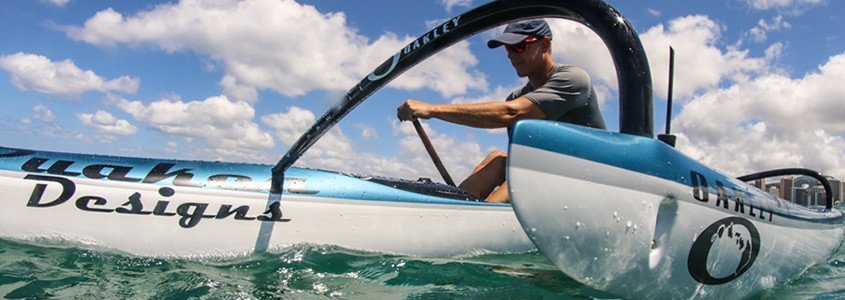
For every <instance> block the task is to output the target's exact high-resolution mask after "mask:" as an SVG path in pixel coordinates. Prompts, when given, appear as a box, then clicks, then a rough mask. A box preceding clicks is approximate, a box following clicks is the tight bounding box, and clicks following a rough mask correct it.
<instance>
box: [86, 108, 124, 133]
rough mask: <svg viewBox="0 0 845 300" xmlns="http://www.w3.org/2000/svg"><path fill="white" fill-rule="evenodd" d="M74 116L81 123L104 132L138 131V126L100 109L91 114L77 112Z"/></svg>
mask: <svg viewBox="0 0 845 300" xmlns="http://www.w3.org/2000/svg"><path fill="white" fill-rule="evenodd" d="M76 117H77V118H78V119H79V120H80V121H82V124H85V125H86V126H88V127H92V128H95V129H97V130H99V131H102V132H106V133H112V134H118V135H132V134H135V133H137V132H138V128H137V127H135V126H134V125H132V124H129V121H126V120H123V119H118V118H116V117H115V116H113V115H112V114H111V113H109V112H106V111H102V110H98V111H97V112H96V113H93V114H82V113H78V114H76Z"/></svg>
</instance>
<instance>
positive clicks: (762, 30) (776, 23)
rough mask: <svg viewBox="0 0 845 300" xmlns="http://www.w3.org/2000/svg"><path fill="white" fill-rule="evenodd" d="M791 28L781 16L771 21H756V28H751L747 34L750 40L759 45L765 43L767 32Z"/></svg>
mask: <svg viewBox="0 0 845 300" xmlns="http://www.w3.org/2000/svg"><path fill="white" fill-rule="evenodd" d="M791 27H792V24H790V23H789V22H787V21H784V20H783V16H782V15H778V16H776V17H773V18H772V20H771V21H766V20H765V19H761V20H760V21H757V26H755V27H754V28H751V30H749V31H748V33H747V34H748V35H749V36H750V37H751V40H753V41H755V42H758V43H761V42H764V41H766V39H767V38H768V33H769V32H776V31H780V30H783V29H789V28H791Z"/></svg>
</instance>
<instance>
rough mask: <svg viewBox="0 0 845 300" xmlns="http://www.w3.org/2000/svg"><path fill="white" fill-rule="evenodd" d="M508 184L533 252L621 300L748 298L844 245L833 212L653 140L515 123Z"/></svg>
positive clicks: (836, 214)
mask: <svg viewBox="0 0 845 300" xmlns="http://www.w3.org/2000/svg"><path fill="white" fill-rule="evenodd" d="M529 136H530V138H529ZM540 139H542V140H553V141H557V142H558V143H561V144H565V145H566V146H549V145H541V144H540V143H538V142H534V141H537V140H540ZM601 152H606V153H601ZM614 153H615V154H614ZM626 160H634V161H635V162H633V163H632V162H625V161H626ZM655 165H660V166H655ZM508 177H509V184H510V193H511V199H512V200H513V205H514V209H515V211H516V213H517V216H518V218H519V220H520V222H521V224H522V225H523V227H524V228H525V230H526V233H528V235H529V237H530V238H531V239H532V241H533V242H534V243H535V244H536V245H537V247H538V249H540V251H541V252H542V253H543V254H545V255H546V256H547V257H548V258H549V259H550V260H552V262H554V263H555V265H557V266H558V267H559V268H560V269H561V270H563V271H564V272H565V273H566V274H567V275H569V276H571V277H572V278H574V279H576V280H578V281H580V282H583V283H585V284H587V285H589V286H591V287H594V288H596V289H600V290H604V291H608V292H610V293H614V294H617V295H624V296H626V297H634V298H656V297H665V296H669V297H671V298H690V297H705V298H715V297H718V298H727V297H730V298H736V297H746V296H748V295H751V294H754V293H757V292H759V291H761V290H763V289H767V288H771V287H773V286H774V285H775V284H777V283H782V282H784V281H786V280H789V279H791V278H794V277H795V276H796V275H798V274H800V273H801V272H802V271H804V270H806V269H807V268H808V267H810V266H812V265H813V264H816V263H819V262H822V261H824V260H825V259H827V258H828V257H830V256H831V255H832V253H833V251H834V250H835V249H837V247H838V246H839V243H840V242H841V240H842V234H843V228H842V214H841V213H840V212H839V211H838V210H833V211H815V210H811V209H807V208H803V207H800V206H796V205H792V204H790V203H785V202H784V201H780V200H777V199H776V198H774V197H773V196H770V195H768V194H765V193H763V192H762V191H759V190H757V189H756V188H753V187H750V186H748V185H746V184H745V183H742V182H739V181H737V180H734V179H732V178H729V177H727V176H724V175H722V174H720V173H718V172H716V171H713V170H711V169H709V168H707V167H705V166H703V165H700V164H698V163H696V162H694V161H692V160H691V159H689V158H687V157H685V156H683V155H681V154H680V153H677V151H675V150H674V149H672V148H670V147H668V146H666V145H664V144H662V143H661V142H659V141H655V140H652V139H646V138H640V137H634V136H629V135H623V134H618V133H606V132H600V131H594V130H591V129H586V128H580V127H576V126H569V125H562V124H557V123H544V122H536V123H530V122H529V123H528V124H520V125H519V126H518V127H517V129H516V130H515V131H514V138H513V143H512V144H511V146H510V156H509V166H508ZM708 182H709V185H708V184H707V183H708ZM705 191H706V192H705ZM705 194H706V195H707V196H704V195H705ZM737 199H739V201H737Z"/></svg>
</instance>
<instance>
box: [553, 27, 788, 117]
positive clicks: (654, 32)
mask: <svg viewBox="0 0 845 300" xmlns="http://www.w3.org/2000/svg"><path fill="white" fill-rule="evenodd" d="M549 23H550V25H551V26H552V31H553V33H554V46H553V53H554V55H555V58H556V59H557V61H558V62H560V63H572V64H575V65H577V66H579V67H582V68H584V69H585V70H586V71H587V73H588V74H590V77H591V79H592V80H593V84H594V85H595V86H596V88H597V90H598V89H603V88H604V87H605V86H606V87H607V88H609V89H611V90H613V91H618V86H617V78H616V69H615V68H614V65H613V60H612V58H611V56H610V52H609V51H608V50H607V47H606V46H605V45H604V43H603V42H602V41H601V39H600V38H599V37H598V36H597V35H596V34H595V33H594V32H592V31H591V30H590V29H588V28H587V27H585V26H583V25H580V24H578V23H575V22H571V21H565V20H551V21H550V22H549ZM722 30H723V28H722V26H721V25H719V24H718V23H717V22H715V21H713V20H711V19H710V18H708V17H707V16H701V15H693V16H686V17H679V18H676V19H673V20H670V21H669V22H668V25H664V24H659V25H656V26H654V27H652V28H649V29H648V30H646V31H645V32H643V33H641V34H640V40H641V42H642V44H643V48H644V49H645V51H646V54H647V55H648V61H649V65H650V67H651V75H652V84H653V87H654V88H653V90H654V94H655V96H657V97H662V98H666V96H667V94H666V92H667V90H668V73H669V46H670V45H671V46H672V47H673V48H674V49H675V66H676V67H675V84H674V97H675V99H682V98H684V97H690V96H692V95H694V94H695V93H696V92H702V91H706V90H709V89H713V88H717V87H718V86H719V84H722V83H725V82H728V83H730V82H741V81H744V80H748V79H749V78H750V77H753V76H755V75H760V74H766V73H768V72H770V71H771V70H770V65H769V61H768V59H772V58H773V57H763V58H754V57H750V56H749V54H748V53H749V51H748V50H743V49H739V48H737V47H728V48H727V49H725V50H723V49H721V48H720V47H719V46H718V42H719V40H720V38H721V33H722ZM570 41H578V43H571V42H570ZM602 98H604V97H602ZM600 101H601V102H602V103H604V101H606V99H600Z"/></svg>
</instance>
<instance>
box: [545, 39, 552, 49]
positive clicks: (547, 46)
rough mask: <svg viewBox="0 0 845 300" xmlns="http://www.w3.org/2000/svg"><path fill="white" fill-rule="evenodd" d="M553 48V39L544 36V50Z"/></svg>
mask: <svg viewBox="0 0 845 300" xmlns="http://www.w3.org/2000/svg"><path fill="white" fill-rule="evenodd" d="M550 49H552V39H551V38H549V37H547V36H544V37H543V50H550Z"/></svg>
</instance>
